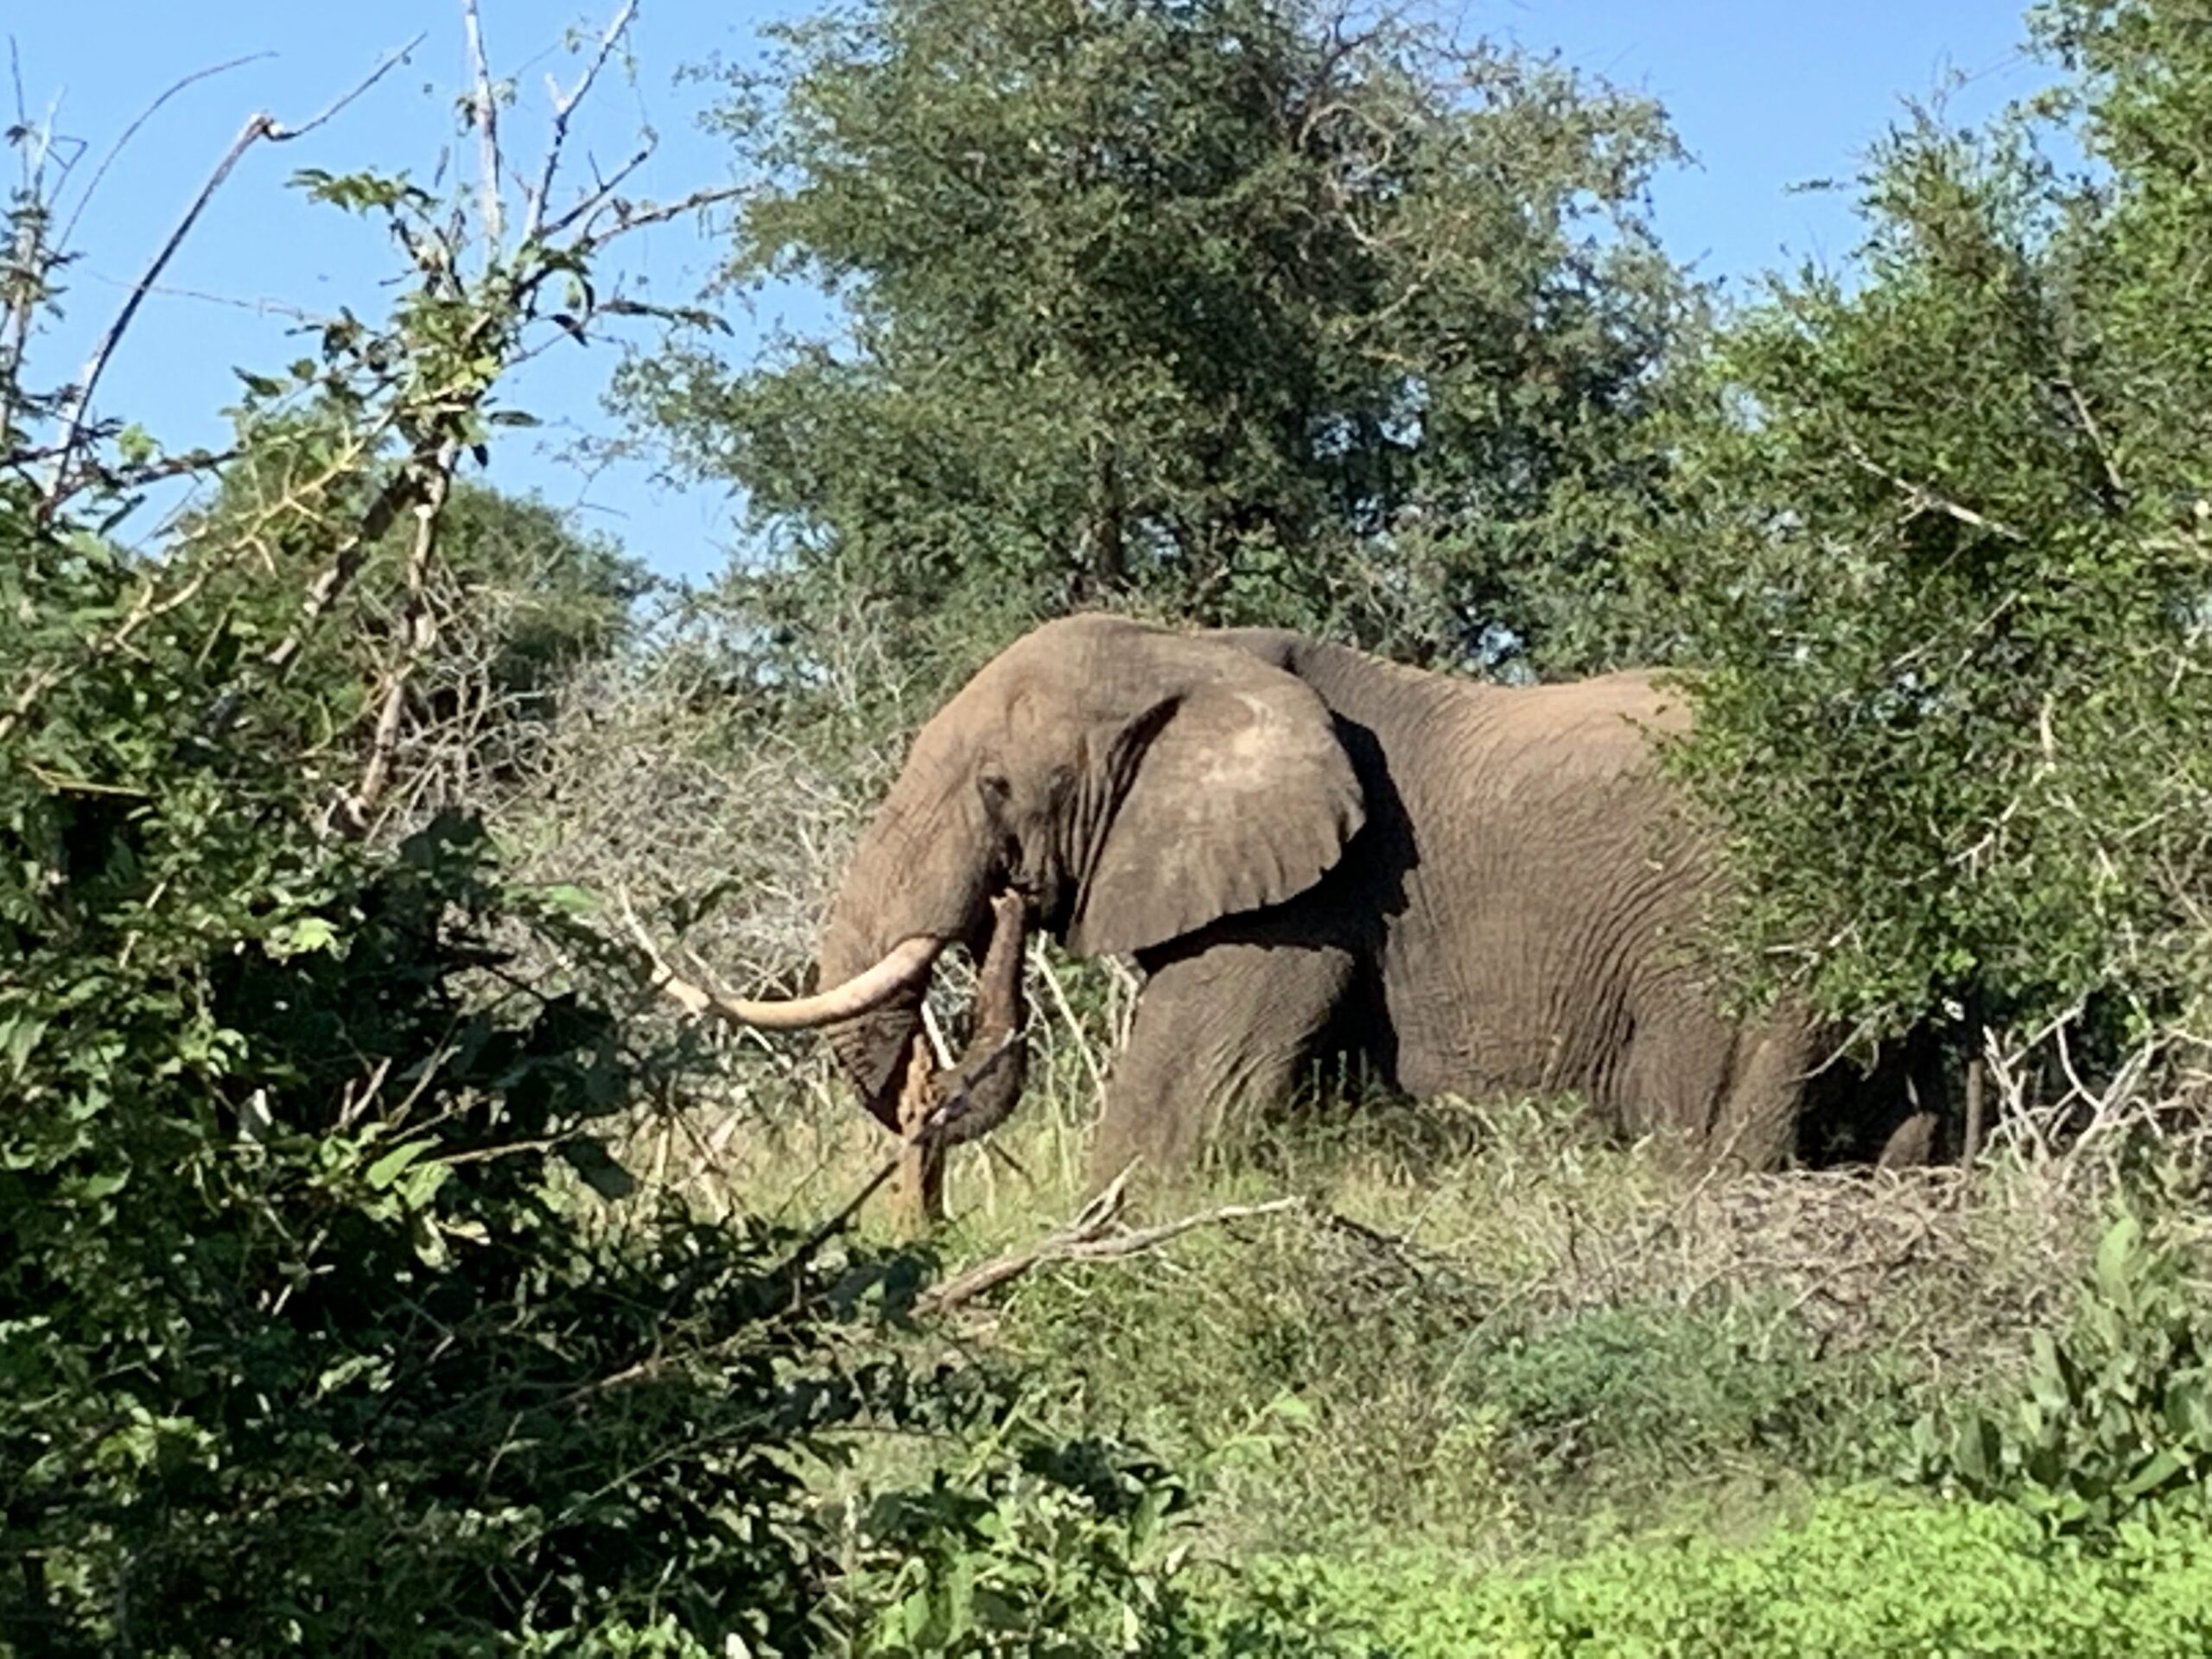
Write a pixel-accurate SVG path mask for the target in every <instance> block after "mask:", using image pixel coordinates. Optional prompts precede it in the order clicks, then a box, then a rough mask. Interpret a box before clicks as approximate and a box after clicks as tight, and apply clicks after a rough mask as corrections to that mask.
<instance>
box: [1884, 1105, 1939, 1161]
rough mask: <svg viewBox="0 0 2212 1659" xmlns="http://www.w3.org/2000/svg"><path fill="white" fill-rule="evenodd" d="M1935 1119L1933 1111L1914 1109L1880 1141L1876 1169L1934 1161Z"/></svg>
mask: <svg viewBox="0 0 2212 1659" xmlns="http://www.w3.org/2000/svg"><path fill="white" fill-rule="evenodd" d="M1935 1161H1936V1114H1935V1113H1933V1112H1915V1113H1913V1114H1912V1116H1910V1117H1908V1118H1906V1119H1905V1120H1904V1122H1902V1123H1900V1124H1898V1125H1897V1128H1894V1129H1892V1130H1891V1131H1890V1138H1889V1139H1888V1140H1887V1141H1884V1142H1883V1143H1882V1151H1881V1155H1880V1156H1879V1157H1878V1158H1876V1159H1875V1160H1874V1167H1875V1168H1877V1169H1916V1168H1918V1167H1920V1166H1922V1165H1923V1164H1932V1163H1934V1162H1935Z"/></svg>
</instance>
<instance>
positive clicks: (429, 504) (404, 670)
mask: <svg viewBox="0 0 2212 1659" xmlns="http://www.w3.org/2000/svg"><path fill="white" fill-rule="evenodd" d="M460 457H461V446H460V445H459V444H458V443H456V442H453V441H452V440H450V439H448V441H447V442H446V443H445V445H444V446H443V447H442V448H441V449H440V450H439V452H438V455H437V459H436V460H435V462H434V463H433V464H432V466H431V467H430V471H429V477H428V479H427V480H424V483H423V493H422V498H421V499H419V500H418V501H416V504H415V540H414V543H413V545H411V546H410V548H409V549H408V553H407V598H406V603H405V606H404V609H403V610H402V612H401V613H400V623H399V639H398V645H397V650H396V652H395V653H394V655H393V659H392V662H391V665H390V667H389V668H388V669H386V671H385V688H384V702H383V704H382V706H381V707H380V708H379V709H378V710H377V723H376V730H375V734H374V735H373V736H372V738H371V740H370V743H369V759H368V762H367V764H366V766H365V767H364V768H363V770H362V772H361V781H360V783H359V785H356V787H355V788H354V791H353V795H352V797H351V798H349V799H348V800H347V801H346V803H345V809H346V817H347V818H348V819H349V820H350V821H351V827H352V828H353V831H354V833H356V834H360V833H364V832H365V831H366V829H367V828H368V825H369V819H370V815H371V814H372V813H373V812H374V811H375V810H376V809H377V803H378V802H379V801H380V800H382V799H383V798H384V792H385V788H386V787H387V786H388V785H390V783H391V761H392V756H393V754H394V753H396V752H397V749H398V747H399V721H400V717H401V715H403V714H404V712H405V711H406V708H407V688H408V683H409V682H410V681H411V680H412V679H413V678H414V677H415V671H416V668H417V667H419V666H420V665H421V664H422V662H423V658H426V657H428V656H429V654H430V648H431V646H432V645H435V644H436V643H437V632H438V623H437V616H436V613H435V612H434V611H433V610H432V609H431V607H430V601H429V590H430V562H431V560H432V559H433V558H435V556H436V554H437V546H438V522H439V520H440V518H442V517H443V516H444V513H445V506H446V501H447V499H448V497H449V496H450V495H451V494H452V493H453V469H454V464H455V462H457V461H459V459H460Z"/></svg>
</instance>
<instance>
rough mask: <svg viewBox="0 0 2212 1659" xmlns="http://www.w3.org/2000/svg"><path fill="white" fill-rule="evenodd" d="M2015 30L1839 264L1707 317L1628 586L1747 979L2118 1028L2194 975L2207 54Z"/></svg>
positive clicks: (2210, 697)
mask: <svg viewBox="0 0 2212 1659" xmlns="http://www.w3.org/2000/svg"><path fill="white" fill-rule="evenodd" d="M2036 24H2037V37H2038V39H2039V41H2040V42H2041V43H2042V44H2043V45H2044V47H2045V48H2048V49H2049V50H2050V51H2051V52H2052V53H2053V54H2055V55H2056V59H2057V60H2058V62H2059V64H2060V65H2061V67H2063V69H2064V70H2065V71H2066V78H2065V79H2063V82H2062V84H2061V85H2060V86H2058V87H2057V88H2056V91H2055V92H2053V94H2052V95H2050V96H2049V97H2046V98H2044V99H2039V100H2037V102H2036V103H2034V104H2033V105H2030V106H2027V107H2024V108H2022V109H2019V110H2016V111H2012V112H2011V113H2009V114H2008V115H2007V116H2006V117H2005V118H2003V119H2001V120H1999V122H1997V123H1995V124H1992V125H1991V126H1989V127H1987V128H1986V129H1982V130H1968V129H1961V128H1958V127H1956V126H1954V125H1953V124H1948V123H1947V122H1946V121H1945V120H1944V119H1943V118H1942V116H1941V114H1940V112H1938V111H1923V112H1921V113H1920V114H1918V115H1917V116H1916V118H1913V119H1912V120H1910V121H1909V122H1907V123H1906V124H1904V125H1902V126H1901V127H1900V128H1898V129H1897V130H1893V131H1892V132H1891V133H1890V134H1889V135H1888V136H1887V137H1885V139H1884V140H1883V141H1882V142H1881V143H1879V144H1878V145H1877V146H1876V147H1875V149H1874V150H1873V152H1872V158H1871V161H1870V164H1869V167H1868V168H1867V170H1866V175H1865V177H1864V178H1863V180H1862V181H1861V203H1862V211H1863V213H1864V215H1865V220H1866V227H1867V233H1866V242H1865V245H1864V246H1863V247H1862V249H1861V250H1860V252H1859V259H1858V262H1857V264H1856V268H1855V269H1854V270H1852V271H1850V272H1849V273H1847V274H1834V273H1825V272H1821V271H1817V270H1808V271H1806V272H1804V273H1802V275H1800V276H1798V277H1795V278H1790V279H1779V278H1778V279H1776V280H1775V281H1774V282H1773V283H1772V286H1771V289H1770V293H1769V295H1768V296H1767V297H1766V298H1765V300H1764V302H1762V303H1759V304H1758V305H1755V306H1753V307H1751V308H1750V309H1749V310H1747V311H1746V312H1745V314H1743V315H1741V316H1739V317H1738V318H1735V319H1733V320H1732V322H1731V324H1730V326H1729V327H1727V328H1726V330H1725V332H1724V333H1723V335H1722V337H1721V339H1720V340H1719V345H1718V346H1717V349H1716V351H1715V353H1714V354H1713V359H1712V362H1711V365H1710V369H1709V375H1708V378H1707V384H1706V388H1705V391H1704V394H1703V401H1702V409H1703V415H1702V418H1701V419H1700V420H1699V421H1697V422H1695V423H1692V424H1690V425H1688V426H1687V427H1685V428H1684V429H1683V430H1682V433H1681V443H1680V446H1679V449H1678V455H1679V472H1678V474H1677V475H1676V479H1675V484H1676V486H1677V490H1678V493H1677V495H1676V498H1675V499H1676V504H1677V505H1678V506H1679V508H1680V510H1681V511H1680V516H1679V518H1677V520H1676V521H1675V524H1674V526H1673V528H1672V530H1671V531H1670V532H1669V534H1667V535H1666V536H1663V537H1659V538H1657V539H1656V540H1655V541H1654V542H1652V543H1648V544H1647V545H1646V546H1645V547H1644V549H1643V557H1642V559H1641V561H1640V563H1641V567H1642V571H1643V577H1644V579H1646V580H1648V581H1649V582H1650V583H1651V586H1652V591H1653V593H1654V594H1658V593H1660V592H1662V591H1663V592H1664V593H1667V594H1674V595H1675V596H1676V598H1677V599H1678V601H1680V602H1679V607H1678V608H1677V610H1676V613H1675V614H1676V617H1677V619H1678V620H1679V624H1680V626H1681V629H1682V632H1683V638H1684V640H1685V645H1684V649H1683V654H1685V655H1686V656H1688V658H1691V659H1693V660H1696V661H1699V662H1701V663H1703V664H1707V668H1708V672H1707V674H1706V675H1705V676H1704V677H1703V678H1702V679H1701V680H1700V682H1699V683H1698V685H1697V696H1698V700H1699V703H1700V709H1701V716H1702V719H1701V725H1700V731H1699V734H1698V737H1697V738H1696V740H1695V741H1694V742H1693V743H1692V744H1691V745H1690V746H1689V747H1688V749H1687V751H1685V753H1684V754H1683V757H1682V760H1683V765H1684V767H1685V771H1686V773H1687V775H1688V777H1689V778H1690V779H1691V781H1692V783H1693V785H1694V788H1695V789H1696V791H1697V792H1698V793H1699V795H1700V798H1702V799H1703V800H1704V802H1705V803H1706V804H1707V805H1708V806H1709V807H1711V808H1713V810H1716V811H1717V812H1718V813H1719V815H1720V816H1721V817H1722V818H1723V819H1724V820H1725V821H1726V823H1728V824H1729V825H1730V826H1731V828H1732V831H1733V839H1732V852H1733V855H1734V860H1735V862H1736V864H1737V866H1738V870H1739V873H1740V874H1743V875H1744V876H1745V881H1744V883H1743V892H1744V900H1743V904H1742V907H1741V910H1740V912H1739V913H1738V914H1737V915H1736V917H1735V918H1733V920H1734V925H1733V926H1732V929H1731V930H1730V931H1731V932H1732V937H1733V938H1734V940H1735V943H1736V944H1738V946H1739V947H1741V948H1742V960H1743V962H1744V963H1745V964H1746V965H1747V966H1749V967H1750V968H1751V969H1752V970H1753V972H1754V976H1755V977H1758V978H1763V979H1764V980H1766V981H1769V982H1771V981H1773V980H1775V979H1777V978H1785V977H1786V978H1795V979H1798V980H1801V981H1802V982H1806V983H1808V984H1809V985H1810V986H1811V988H1813V990H1814V991H1815V994H1816V995H1817V996H1818V997H1819V998H1820V1000H1821V1001H1822V1002H1823V1003H1824V1004H1825V1005H1826V1006H1827V1007H1830V1008H1832V1009H1834V1010H1835V1011H1837V1012H1840V1013H1842V1014H1848V1015H1851V1016H1853V1017H1856V1018H1858V1019H1860V1020H1865V1021H1866V1022H1867V1023H1868V1024H1869V1025H1870V1026H1872V1027H1886V1028H1896V1027H1902V1026H1904V1025H1906V1024H1909V1023H1910V1022H1911V1021H1913V1020H1916V1019H1919V1018H1922V1017H1923V1016H1928V1015H1930V1014H1933V1015H1935V1016H1936V1017H1937V1018H1938V1019H1943V1018H1947V1017H1948V1018H1953V1019H1958V1020H1963V1022H1964V1023H1965V1024H1966V1025H1967V1027H1973V1026H1974V1024H1975V1022H1976V1020H1978V1019H1979V1018H1982V1017H1986V1018H1987V1019H1988V1020H1994V1021H1999V1022H2005V1023H2010V1024H2015V1025H2021V1026H2025V1027H2034V1026H2037V1025H2040V1024H2041V1023H2042V1022H2044V1021H2046V1020H2052V1019H2056V1018H2059V1017H2060V1016H2062V1015H2064V1014H2068V1013H2069V1011H2086V1012H2087V1013H2088V1014H2089V1015H2090V1016H2091V1019H2090V1020H2089V1024H2090V1026H2091V1027H2092V1028H2093V1029H2097V1030H2101V1032H2102V1033H2104V1034H2105V1035H2106V1036H2107V1038H2110V1039H2121V1038H2125V1037H2127V1036H2129V1035H2130V1034H2131V1033H2132V1034H2133V1035H2135V1036H2140V1035H2141V1034H2142V1033H2143V1031H2144V1030H2145V1022H2146V1021H2151V1022H2155V1021H2157V1020H2160V1019H2162V1018H2168V1017H2171V1016H2172V1015H2173V1014H2176V1013H2177V1011H2178V1010H2180V1009H2181V1008H2183V1007H2184V1006H2185V1005H2187V1004H2189V1003H2190V1001H2194V1000H2200V999H2201V998H2202V991H2203V988H2204V987H2205V985H2206V984H2207V979H2206V969H2207V968H2208V965H2212V964H2208V962H2207V960H2206V952H2205V946H2206V944H2207V934H2206V931H2205V929H2204V927H2203V925H2202V919H2201V918H2202V915H2203V914H2204V913H2205V912H2204V911H2203V909H2202V906H2203V902H2204V900H2205V899H2206V897H2207V896H2208V894H2212V862H2208V859H2207V851H2208V846H2212V842H2208V839H2207V836H2206V833H2205V828H2204V826H2205V825H2206V824H2207V823H2208V822H2212V817H2208V807H2212V741H2208V737H2207V734H2208V732H2212V675H2208V670H2212V661H2208V658H2207V654H2206V632H2205V621H2206V617H2207V614H2208V613H2207V610H2206V603H2207V599H2208V595H2212V505H2208V501H2207V497H2208V490H2212V478H2208V470H2212V463H2208V456H2212V447H2208V445H2207V442H2206V436H2207V425H2206V423H2207V420H2208V415H2207V410H2208V408H2212V353H2208V351H2207V349H2206V348H2207V346H2208V345H2212V340H2208V339H2207V337H2206V335H2205V332H2204V331H2205V330H2206V328H2207V327H2208V326H2209V325H2208V324H2207V322H2206V321H2205V317H2206V306H2205V301H2206V298H2207V296H2206V292H2205V283H2206V278H2205V276H2204V274H2203V272H2204V268H2203V264H2202V253H2201V237H2200V236H2199V233H2198V231H2197V229H2196V228H2194V227H2197V226H2201V225H2202V222H2203V219H2204V216H2205V214H2206V213H2207V212H2208V211H2212V184H2208V182H2207V180H2206V177H2205V175H2204V174H2203V171H2202V167H2201V165H2200V164H2199V162H2197V161H2196V159H2195V158H2196V156H2199V155H2201V154H2202V151H2203V146H2204V145H2205V144H2207V143H2212V97H2209V96H2208V91H2212V37H2208V36H2207V35H2206V34H2205V33H2204V31H2203V29H2202V26H2201V22H2200V21H2199V14H2198V11H2197V10H2196V9H2195V8H2193V7H2191V6H2190V5H2187V4H2182V3H2173V0H2127V3H2116V4H2099V3H2077V0H2064V3H2060V4H2056V5H2052V6H2050V7H2047V8H2045V9H2044V10H2042V11H2040V12H2039V13H2038V14H2037V18H2036ZM2075 145H2078V146H2080V147H2082V149H2085V150H2086V152H2087V154H2088V157H2089V159H2090V161H2091V162H2092V166H2091V168H2089V170H2088V173H2087V174H2086V175H2082V176H2078V177H2076V176H2069V175H2067V174H2065V173H2064V172H2063V171H2062V170H2061V169H2060V168H2057V167H2056V166H2055V165H2054V164H2053V163H2052V162H2050V159H2049V156H2050V154H2052V153H2061V154H2063V153H2065V151H2066V149H2068V148H2069V147H2072V146H2075ZM1658 602H1659V601H1657V600H1656V599H1655V601H1654V603H1655V604H1656V603H1658ZM2077 1029H2078V1027H2077Z"/></svg>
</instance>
